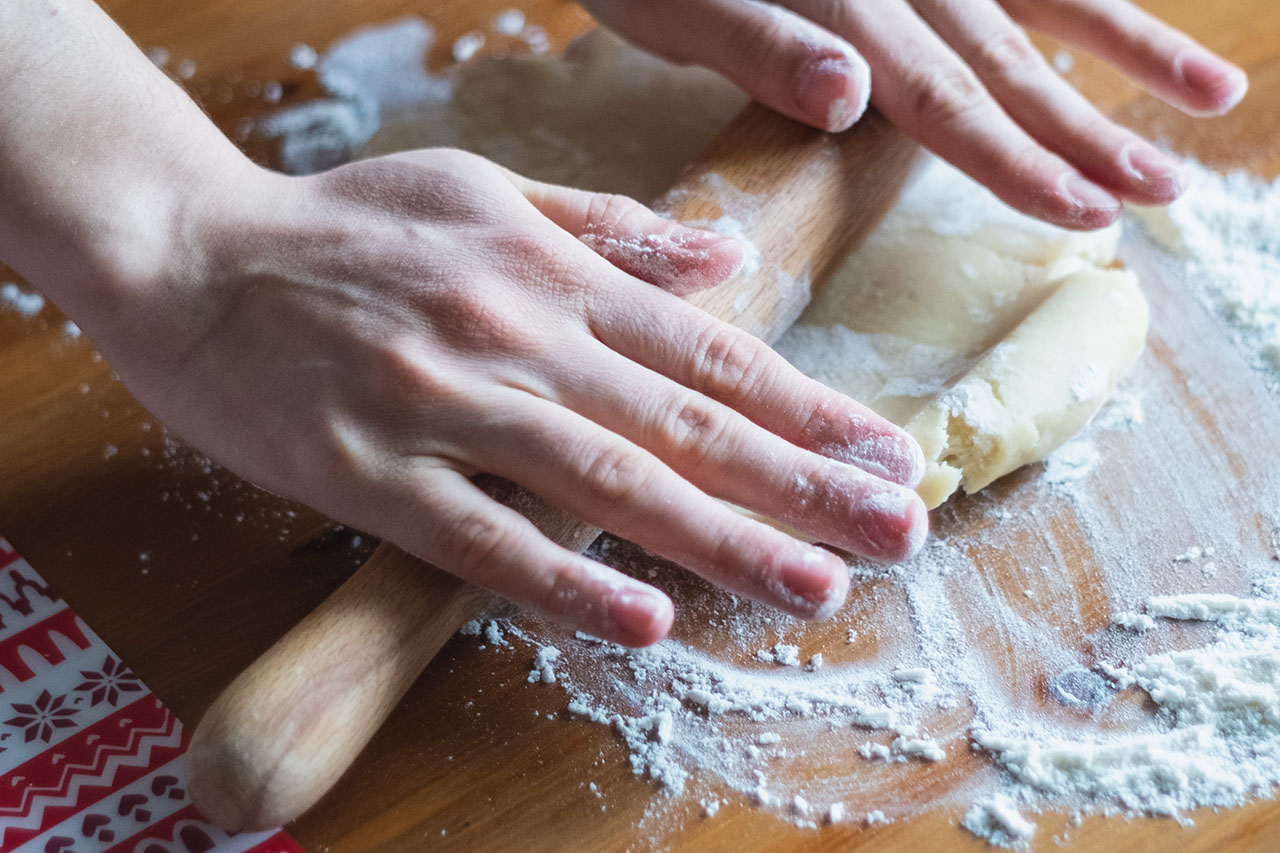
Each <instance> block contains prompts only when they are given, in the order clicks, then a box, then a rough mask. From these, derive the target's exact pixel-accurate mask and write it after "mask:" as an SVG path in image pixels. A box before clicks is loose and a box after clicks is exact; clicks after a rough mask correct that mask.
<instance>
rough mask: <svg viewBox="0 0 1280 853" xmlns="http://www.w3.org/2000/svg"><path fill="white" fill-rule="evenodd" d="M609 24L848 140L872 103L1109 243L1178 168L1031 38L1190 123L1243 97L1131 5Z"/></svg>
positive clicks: (690, 4) (873, 2) (1202, 52)
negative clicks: (1077, 51) (1120, 222)
mask: <svg viewBox="0 0 1280 853" xmlns="http://www.w3.org/2000/svg"><path fill="white" fill-rule="evenodd" d="M583 5H585V6H586V7H587V8H588V9H589V10H590V11H592V12H593V13H594V14H595V15H597V16H598V17H599V18H600V20H601V21H602V22H604V23H605V24H607V25H608V26H610V27H612V28H614V29H615V30H617V31H618V32H619V33H621V34H622V35H624V36H627V37H628V38H631V39H632V40H634V41H635V42H636V43H637V44H640V45H641V46H643V47H647V48H649V49H651V50H654V51H656V52H657V53H659V54H662V55H664V56H667V57H669V58H671V59H674V60H677V61H680V62H693V63H698V64H702V65H706V66H708V67H710V68H713V69H716V70H718V71H720V72H721V73H723V74H724V75H726V76H727V77H729V78H730V79H732V80H733V81H734V82H736V83H737V84H738V85H740V86H741V87H742V88H743V89H745V90H746V91H747V92H748V93H749V94H751V96H752V97H754V98H756V99H757V100H759V101H761V102H762V103H764V104H766V105H768V106H771V107H773V108H774V109H777V110H778V111H780V112H782V113H785V114H786V115H789V116H791V117H792V118H795V119H798V120H799V121H803V122H806V123H808V124H811V125H813V126H815V127H820V128H825V129H827V130H831V131H840V130H844V129H846V128H848V127H849V126H850V125H852V124H853V123H854V122H855V121H857V119H858V118H859V116H861V114H862V111H863V110H864V109H865V107H866V105H867V101H868V97H869V98H870V102H871V103H872V104H874V105H875V107H876V109H878V110H879V111H880V112H881V113H883V114H884V115H885V117H887V118H888V119H889V120H890V121H892V122H893V123H894V124H895V125H897V126H898V127H899V128H900V129H901V130H902V131H903V132H904V133H907V134H908V135H910V136H912V137H914V138H915V139H917V140H919V141H920V142H921V143H922V144H923V145H925V146H926V147H927V148H929V149H931V150H932V151H934V152H935V153H937V154H938V155H939V156H941V157H943V158H945V159H946V160H949V161H950V162H951V163H953V164H955V165H956V166H958V167H959V168H960V169H962V170H964V171H965V172H967V173H968V174H969V175H971V176H972V177H973V178H975V179H976V180H978V181H980V182H981V183H983V184H985V185H986V186H988V187H990V188H991V190H992V191H993V192H994V193H995V194H996V195H997V196H999V197H1000V198H1001V199H1003V200H1004V201H1005V202H1006V203H1008V204H1009V205H1011V206H1012V207H1015V208H1017V209H1018V210H1021V211H1023V212H1024V213H1028V214H1030V215H1032V216H1037V217H1040V218H1042V219H1045V220H1047V221H1049V222H1053V223H1056V224H1058V225H1061V226H1064V227H1067V228H1081V229H1088V228H1099V227H1102V226H1104V225H1107V224H1109V223H1111V222H1113V221H1115V219H1116V218H1117V217H1118V216H1119V215H1120V203H1119V200H1120V199H1124V200H1127V201H1131V202H1135V203H1137V204H1147V205H1153V204H1167V203H1168V202H1170V201H1172V200H1173V199H1175V198H1177V196H1178V195H1179V194H1180V193H1181V191H1182V181H1183V177H1182V173H1181V169H1180V166H1179V164H1178V163H1177V161H1176V160H1174V159H1172V158H1170V157H1168V156H1166V155H1164V154H1162V153H1161V152H1160V151H1158V150H1157V149H1156V148H1155V147H1154V146H1152V145H1150V144H1149V143H1147V142H1145V141H1143V140H1142V139H1141V138H1139V137H1138V136H1136V135H1135V134H1133V133H1132V132H1130V131H1128V130H1126V129H1124V128H1122V127H1120V126H1118V125H1116V124H1115V123H1114V122H1112V121H1110V120H1108V119H1107V118H1106V117H1105V116H1103V115H1102V114H1101V113H1100V112H1098V110H1096V109H1095V108H1094V107H1093V106H1091V105H1090V104H1089V103H1088V102H1087V101H1086V100H1085V99H1084V98H1083V97H1082V96H1081V95H1080V94H1079V93H1078V92H1076V91H1075V89H1073V88H1072V87H1071V86H1070V85H1068V84H1067V83H1066V82H1065V81H1064V80H1063V79H1062V78H1061V76H1060V75H1058V74H1057V73H1055V72H1054V71H1053V69H1051V68H1050V67H1049V65H1048V64H1047V63H1046V62H1045V61H1044V58H1043V57H1042V56H1041V55H1040V54H1039V52H1037V51H1036V49H1035V48H1034V47H1033V46H1032V44H1031V42H1030V40H1029V39H1028V38H1027V36H1026V34H1025V32H1024V31H1023V29H1022V27H1023V26H1028V27H1031V28H1033V29H1037V30H1040V31H1042V32H1045V33H1048V34H1050V35H1053V36H1056V37H1057V38H1060V39H1062V40H1063V41H1065V42H1066V43H1068V44H1071V45H1073V46H1075V47H1078V48H1081V49H1082V50H1086V51H1089V52H1091V53H1093V54H1095V55H1097V56H1099V57H1100V58H1102V59H1104V60H1106V61H1108V62H1110V63H1111V64H1112V65H1114V66H1115V67H1116V68H1117V69H1119V70H1120V71H1122V72H1124V73H1125V74H1127V75H1128V76H1129V77H1131V78H1133V79H1134V80H1135V81H1136V82H1138V83H1139V84H1141V85H1142V86H1144V87H1146V88H1147V89H1148V90H1149V91H1151V92H1152V93H1153V94H1155V95H1157V96H1159V97H1161V98H1163V99H1164V100H1166V101H1168V102H1169V103H1171V104H1173V105H1174V106H1177V107H1180V108H1182V109H1183V110H1186V111H1187V112H1189V113H1191V114H1192V115H1218V114H1220V113H1223V112H1226V111H1227V110H1228V109H1230V108H1231V107H1233V106H1235V104H1236V103H1237V102H1239V100H1240V99H1241V98H1242V97H1244V93H1245V89H1246V88H1247V80H1246V77H1245V74H1244V72H1243V71H1241V70H1240V69H1239V68H1237V67H1235V66H1234V65H1231V64H1230V63H1228V62H1226V61H1225V60H1223V59H1221V58H1219V57H1217V56H1215V55H1214V54H1212V53H1210V52H1209V51H1208V50H1206V49H1205V48H1204V47H1201V46H1200V45H1198V44H1197V43H1195V42H1194V41H1192V40H1191V39H1190V38H1189V37H1187V36H1186V35H1184V34H1182V33H1180V32H1178V31H1177V30H1175V29H1173V28H1172V27H1170V26H1168V25H1166V24H1164V23H1162V22H1160V21H1159V20H1157V19H1156V18H1154V17H1152V16H1151V15H1149V14H1147V13H1146V12H1144V11H1142V10H1141V9H1139V8H1137V7H1136V6H1133V5H1132V4H1130V3H1128V2H1126V0H783V2H781V3H778V4H774V3H763V2H759V0H583Z"/></svg>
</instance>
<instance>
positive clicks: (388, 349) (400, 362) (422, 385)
mask: <svg viewBox="0 0 1280 853" xmlns="http://www.w3.org/2000/svg"><path fill="white" fill-rule="evenodd" d="M368 375H369V377H370V380H369V385H370V388H371V390H372V391H373V392H374V396H375V397H376V398H378V399H384V400H394V399H401V398H403V397H404V396H405V394H406V393H408V394H411V395H414V396H415V397H424V396H425V397H438V396H441V395H444V394H445V393H447V392H448V390H449V389H448V382H447V380H446V379H445V377H444V375H443V374H442V372H441V370H440V369H439V366H438V364H437V363H436V361H435V360H434V359H432V358H430V357H428V356H427V354H426V353H425V352H424V351H423V349H422V347H421V346H420V345H419V343H418V342H416V341H414V340H411V339H410V340H404V339H399V338H392V339H390V340H387V341H385V342H384V343H383V344H382V345H381V346H380V347H379V352H378V356H377V358H376V361H375V364H374V366H373V369H372V370H370V371H369V374H368Z"/></svg>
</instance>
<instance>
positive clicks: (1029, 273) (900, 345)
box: [778, 160, 1147, 508]
mask: <svg viewBox="0 0 1280 853" xmlns="http://www.w3.org/2000/svg"><path fill="white" fill-rule="evenodd" d="M1118 239H1119V226H1115V227H1112V228H1109V229H1106V230H1103V231H1097V232H1092V233H1085V234H1080V233H1074V232H1069V231H1063V230H1060V229H1057V228H1053V227H1051V226H1048V225H1045V224H1043V223H1040V222H1038V221H1035V220H1032V219H1028V218H1026V217H1022V216H1020V215H1018V214H1016V213H1014V212H1013V211H1010V210H1009V209H1008V208H1006V207H1004V206H1003V205H1002V204H1001V203H1000V202H999V201H998V200H996V199H995V197H994V196H992V195H991V194H990V193H988V192H986V191H985V190H983V189H981V188H980V187H978V186H977V185H976V184H974V183H973V182H972V181H970V180H969V179H968V178H966V177H965V176H964V175H962V174H960V173H959V172H957V171H956V170H954V169H952V168H951V167H950V166H947V165H946V164H944V163H942V162H941V161H937V160H931V161H929V162H928V163H927V164H925V165H924V167H923V168H922V169H921V171H920V172H919V173H918V174H917V176H916V177H915V179H914V181H913V183H912V185H911V187H910V188H909V189H908V191H907V193H906V194H905V195H904V196H903V198H902V200H901V201H900V203H899V204H898V206H897V207H896V208H895V209H894V210H893V211H892V212H891V213H890V214H889V216H888V217H887V218H886V219H885V221H884V222H883V223H882V224H881V225H880V227H879V228H878V229H877V230H876V231H875V232H874V233H873V234H872V235H871V237H870V238H868V240H867V242H866V243H865V244H863V246H862V247H861V248H860V249H859V250H858V251H856V252H855V253H853V255H851V256H850V257H849V259H848V260H847V261H846V262H845V264H844V265H843V266H842V267H841V268H840V270H839V271H838V272H837V273H836V275H835V276H834V278H833V279H832V281H831V282H830V283H829V284H828V285H827V288H826V289H825V290H824V291H823V292H822V293H820V294H819V295H818V297H817V298H816V299H815V300H814V302H813V304H811V305H810V306H809V308H808V309H807V310H806V311H805V313H804V314H802V315H801V317H800V319H799V321H798V322H797V324H796V326H795V327H793V328H792V329H791V330H790V331H789V332H787V334H786V335H785V336H784V337H783V339H782V340H781V341H780V342H779V343H778V350H779V352H781V353H782V354H783V355H784V356H786V357H787V358H788V359H789V360H791V361H792V362H793V363H794V364H796V365H797V366H798V367H799V368H800V369H801V370H803V371H804V372H806V373H808V374H809V375H811V376H813V377H815V378H817V379H819V380H820V381H822V382H824V383H826V384H828V385H830V386H831V387H833V388H836V389H838V390H840V391H843V392H844V393H846V394H848V395H849V396H851V397H853V398H855V399H857V400H860V401H862V402H864V403H866V404H867V405H869V406H871V407H872V408H873V409H875V410H876V411H878V412H879V413H880V414H882V415H884V416H885V417H887V418H889V419H890V420H892V421H894V422H895V423H898V424H901V425H903V426H905V427H906V429H907V430H908V431H909V432H910V433H911V434H912V435H914V436H915V437H916V439H917V440H918V441H919V442H920V444H921V446H922V447H923V448H924V452H925V458H926V459H927V460H928V469H927V473H926V475H925V479H924V482H922V483H921V485H920V494H921V497H923V498H924V500H925V503H926V504H927V505H928V506H929V507H930V508H933V507H936V506H938V505H939V504H941V503H942V502H943V501H945V500H946V499H947V498H948V497H950V496H951V495H952V494H953V493H954V492H955V491H956V490H957V489H958V488H963V489H964V490H965V491H967V492H975V491H978V490H979V489H981V488H983V487H985V486H986V485H988V484H989V483H991V482H992V481H993V480H995V479H997V478H999V477H1001V476H1003V475H1005V474H1007V473H1009V472H1010V471H1013V470H1014V469H1016V468H1018V467H1021V466H1022V465H1025V464H1027V463H1030V462H1035V461H1038V460H1040V459H1043V458H1044V457H1045V456H1047V455H1048V454H1049V453H1051V452H1052V451H1053V450H1054V449H1055V448H1057V447H1058V446H1059V445H1060V444H1062V443H1063V442H1065V441H1066V440H1067V439H1069V438H1071V436H1072V435H1074V434H1075V433H1076V432H1077V431H1078V430H1079V429H1080V428H1081V427H1082V426H1084V424H1085V423H1086V422H1087V421H1088V420H1089V418H1090V417H1092V415H1093V414H1094V412H1096V411H1097V409H1098V407H1099V406H1101V405H1102V403H1103V402H1104V401H1105V400H1106V398H1107V396H1108V395H1109V394H1110V393H1111V391H1112V390H1113V389H1114V388H1115V385H1116V383H1117V382H1118V381H1119V379H1120V376H1121V375H1122V374H1123V373H1124V372H1125V370H1126V369H1127V368H1128V367H1129V365H1130V364H1132V362H1133V360H1134V359H1135V358H1136V357H1137V355H1138V353H1139V352H1140V351H1141V350H1142V345H1143V341H1144V340H1145V337H1146V330H1147V304H1146V300H1145V299H1144V298H1143V296H1142V293H1141V291H1140V290H1139V289H1138V283H1137V280H1136V278H1135V277H1134V275H1133V274H1132V273H1130V272H1127V271H1124V270H1120V269H1114V268H1111V265H1112V264H1113V263H1114V261H1115V253H1116V244H1117V241H1118Z"/></svg>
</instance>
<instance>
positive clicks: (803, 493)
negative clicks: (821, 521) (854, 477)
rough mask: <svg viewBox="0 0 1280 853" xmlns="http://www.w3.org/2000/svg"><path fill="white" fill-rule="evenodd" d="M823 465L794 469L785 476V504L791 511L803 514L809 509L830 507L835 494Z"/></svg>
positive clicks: (828, 474) (828, 472) (828, 473)
mask: <svg viewBox="0 0 1280 853" xmlns="http://www.w3.org/2000/svg"><path fill="white" fill-rule="evenodd" d="M825 467H826V466H821V467H818V468H808V469H796V470H795V471H794V472H793V473H791V474H790V475H789V476H788V477H787V482H786V484H785V491H786V498H787V506H788V507H789V508H790V510H791V511H792V512H793V513H795V514H797V515H799V516H803V515H805V514H806V513H807V512H808V511H809V510H813V509H819V510H821V509H828V508H830V506H831V504H832V502H833V500H834V499H835V498H836V497H837V496H836V495H835V490H834V488H833V483H832V479H831V476H830V471H827V470H823V468H825Z"/></svg>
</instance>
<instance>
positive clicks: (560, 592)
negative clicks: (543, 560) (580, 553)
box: [532, 562, 584, 616]
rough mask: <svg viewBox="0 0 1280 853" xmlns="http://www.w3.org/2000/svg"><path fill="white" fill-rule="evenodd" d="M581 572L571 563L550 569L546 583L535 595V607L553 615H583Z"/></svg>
mask: <svg viewBox="0 0 1280 853" xmlns="http://www.w3.org/2000/svg"><path fill="white" fill-rule="evenodd" d="M579 574H580V573H579V571H578V570H577V569H576V568H575V567H574V566H573V565H571V564H569V563H567V562H566V563H559V564H557V565H556V566H554V567H552V568H551V569H550V572H549V574H548V577H547V579H546V582H545V583H544V584H542V585H541V586H540V587H539V588H538V590H537V592H536V593H535V594H534V601H533V602H532V604H533V606H534V607H535V608H537V609H538V610H541V611H542V612H543V613H548V614H551V615H553V616H554V615H567V614H573V615H576V616H580V615H582V613H581V611H582V610H583V609H584V606H583V603H582V602H581V597H582V592H583V591H582V584H581V582H580V581H581V579H580V577H579Z"/></svg>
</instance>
